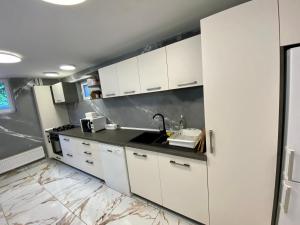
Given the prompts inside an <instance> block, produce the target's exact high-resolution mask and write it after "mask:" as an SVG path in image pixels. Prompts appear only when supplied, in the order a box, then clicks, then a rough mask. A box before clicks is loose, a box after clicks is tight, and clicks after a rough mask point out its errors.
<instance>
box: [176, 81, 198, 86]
mask: <svg viewBox="0 0 300 225" xmlns="http://www.w3.org/2000/svg"><path fill="white" fill-rule="evenodd" d="M197 83H198V81H193V82H189V83H182V84H177V86H178V87H184V86H189V85H194V84H197Z"/></svg>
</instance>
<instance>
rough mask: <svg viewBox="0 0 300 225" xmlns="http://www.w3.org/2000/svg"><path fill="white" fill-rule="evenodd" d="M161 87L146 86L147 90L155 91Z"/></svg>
mask: <svg viewBox="0 0 300 225" xmlns="http://www.w3.org/2000/svg"><path fill="white" fill-rule="evenodd" d="M160 89H161V87H153V88H147V89H146V90H147V91H156V90H160Z"/></svg>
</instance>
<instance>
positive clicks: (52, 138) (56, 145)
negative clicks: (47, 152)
mask: <svg viewBox="0 0 300 225" xmlns="http://www.w3.org/2000/svg"><path fill="white" fill-rule="evenodd" d="M48 137H49V143H50V144H51V146H52V151H53V153H54V154H56V155H60V156H63V153H62V150H61V146H60V142H59V135H58V134H57V133H52V132H50V133H49V136H48Z"/></svg>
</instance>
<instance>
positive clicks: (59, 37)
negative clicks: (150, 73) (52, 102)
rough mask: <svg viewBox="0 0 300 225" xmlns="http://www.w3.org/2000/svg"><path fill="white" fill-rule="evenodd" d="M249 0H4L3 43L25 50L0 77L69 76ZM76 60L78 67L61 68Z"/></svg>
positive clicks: (0, 69) (1, 67) (0, 10)
mask: <svg viewBox="0 0 300 225" xmlns="http://www.w3.org/2000/svg"><path fill="white" fill-rule="evenodd" d="M245 1H246V0H226V1H224V0H87V1H86V2H85V3H83V4H81V5H76V6H58V5H52V4H49V3H46V2H43V1H41V0H26V1H24V0H1V2H0V49H1V50H10V51H13V52H17V53H19V54H21V55H22V56H23V61H22V62H21V63H18V64H0V78H9V77H43V72H48V71H57V72H60V74H61V75H62V76H68V75H71V74H73V73H76V72H79V71H81V70H84V69H87V68H89V67H92V66H95V65H98V64H100V63H102V62H105V61H107V60H110V59H112V58H115V57H118V56H120V55H123V54H126V53H128V52H130V51H134V50H136V49H139V48H142V47H143V46H145V45H146V44H147V43H153V42H156V41H160V40H163V39H165V38H168V37H171V36H174V35H176V34H178V33H181V32H186V31H189V30H191V29H195V28H196V27H197V26H199V20H200V19H201V18H204V17H207V16H209V15H211V14H213V13H216V12H219V11H222V10H224V9H226V8H229V7H232V6H234V5H237V4H240V3H242V2H245ZM61 64H74V65H76V66H77V70H76V71H75V72H74V71H73V72H62V71H59V65H61Z"/></svg>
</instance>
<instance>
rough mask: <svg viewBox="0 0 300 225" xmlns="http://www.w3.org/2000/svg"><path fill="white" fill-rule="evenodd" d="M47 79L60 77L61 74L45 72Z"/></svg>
mask: <svg viewBox="0 0 300 225" xmlns="http://www.w3.org/2000/svg"><path fill="white" fill-rule="evenodd" d="M44 75H45V76H46V77H58V76H59V74H58V73H57V72H44Z"/></svg>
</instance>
